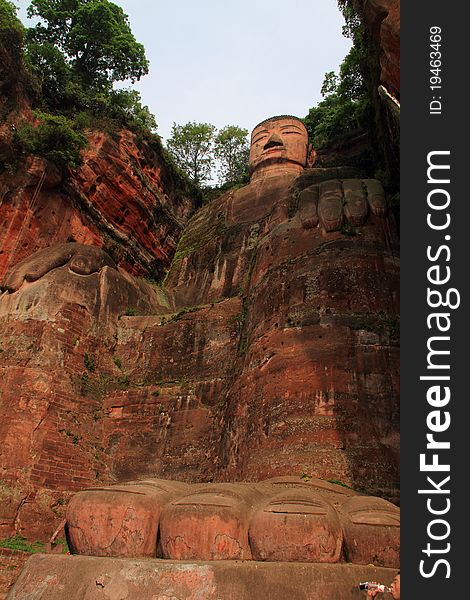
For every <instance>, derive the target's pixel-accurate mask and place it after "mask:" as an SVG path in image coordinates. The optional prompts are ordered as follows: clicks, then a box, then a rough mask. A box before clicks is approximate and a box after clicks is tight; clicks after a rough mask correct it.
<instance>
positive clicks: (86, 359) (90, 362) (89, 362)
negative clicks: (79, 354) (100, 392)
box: [83, 352, 96, 373]
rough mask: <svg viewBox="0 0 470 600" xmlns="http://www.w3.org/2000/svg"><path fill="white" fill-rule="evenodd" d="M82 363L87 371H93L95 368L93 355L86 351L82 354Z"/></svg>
mask: <svg viewBox="0 0 470 600" xmlns="http://www.w3.org/2000/svg"><path fill="white" fill-rule="evenodd" d="M83 364H84V365H85V368H86V369H87V371H90V373H93V372H94V370H95V368H96V365H95V361H94V359H93V357H92V356H90V355H89V354H88V352H85V354H84V355H83Z"/></svg>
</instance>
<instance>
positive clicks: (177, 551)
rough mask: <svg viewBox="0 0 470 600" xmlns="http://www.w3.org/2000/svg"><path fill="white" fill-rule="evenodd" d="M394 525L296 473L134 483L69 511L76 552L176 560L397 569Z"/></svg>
mask: <svg viewBox="0 0 470 600" xmlns="http://www.w3.org/2000/svg"><path fill="white" fill-rule="evenodd" d="M399 522H400V516H399V509H398V508H397V507H396V506H395V505H393V504H391V503H390V502H387V501H385V500H383V499H381V498H373V497H370V496H362V495H359V494H357V493H356V492H354V491H353V490H350V489H346V488H344V487H341V486H338V485H334V484H329V483H328V482H325V481H322V480H319V479H315V478H313V479H311V480H310V481H308V482H307V481H303V480H301V479H300V478H294V477H281V478H276V479H272V480H267V481H264V482H260V483H257V484H248V483H225V484H210V483H209V484H193V485H182V484H178V483H176V482H172V481H164V480H145V481H142V482H140V483H139V484H137V483H136V482H130V483H129V484H125V485H123V484H120V485H115V486H110V487H108V488H99V489H89V490H84V491H82V492H79V493H78V494H76V495H75V497H74V498H73V499H72V501H71V502H70V504H69V507H68V509H67V524H68V535H69V541H70V544H71V547H72V549H73V551H74V552H76V553H78V554H88V555H91V556H127V557H141V556H153V557H156V556H160V557H163V558H167V559H173V560H250V559H253V560H261V561H274V562H279V561H281V562H285V561H287V562H310V563H338V562H351V563H356V564H369V563H373V564H375V565H377V566H385V567H395V566H397V565H398V556H399V536H398V531H399V529H398V527H399ZM157 539H158V542H157Z"/></svg>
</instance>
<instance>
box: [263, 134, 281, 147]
mask: <svg viewBox="0 0 470 600" xmlns="http://www.w3.org/2000/svg"><path fill="white" fill-rule="evenodd" d="M276 146H284V144H283V143H282V140H281V138H280V137H279V136H278V135H277V133H273V134H271V136H270V137H269V140H268V141H267V142H266V144H265V146H264V150H268V149H269V148H275V147H276Z"/></svg>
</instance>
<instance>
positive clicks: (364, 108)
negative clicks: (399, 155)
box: [304, 0, 371, 147]
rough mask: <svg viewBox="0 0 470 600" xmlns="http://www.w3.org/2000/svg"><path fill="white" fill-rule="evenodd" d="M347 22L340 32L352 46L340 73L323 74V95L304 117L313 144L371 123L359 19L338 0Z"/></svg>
mask: <svg viewBox="0 0 470 600" xmlns="http://www.w3.org/2000/svg"><path fill="white" fill-rule="evenodd" d="M338 4H339V6H340V8H341V10H342V12H343V15H344V17H345V20H346V24H345V26H344V27H343V34H344V35H346V36H347V37H350V38H351V39H352V40H353V46H352V47H351V50H350V51H349V53H348V55H347V56H346V57H345V59H344V60H343V62H342V63H341V66H340V71H339V75H336V74H335V73H334V72H333V71H329V72H328V73H326V74H325V78H324V81H323V85H322V87H321V94H322V96H323V98H324V100H322V101H321V102H320V103H319V104H318V105H317V106H314V107H313V108H311V109H310V111H309V113H308V115H307V116H306V117H305V119H304V123H305V126H306V127H307V131H308V133H309V137H310V139H311V140H312V142H313V143H314V145H315V146H316V147H321V146H326V145H327V144H328V143H330V142H331V141H333V140H335V139H337V138H339V137H343V136H347V135H350V134H352V133H355V132H357V131H359V130H362V129H365V128H367V127H368V126H369V124H370V122H371V109H370V103H369V99H368V94H367V88H366V84H365V78H364V71H365V63H366V47H365V44H364V35H363V28H362V24H361V21H360V19H359V17H358V15H357V13H356V12H355V11H354V9H353V8H352V7H351V6H350V5H349V4H348V3H347V2H346V1H345V0H344V1H343V0H339V2H338Z"/></svg>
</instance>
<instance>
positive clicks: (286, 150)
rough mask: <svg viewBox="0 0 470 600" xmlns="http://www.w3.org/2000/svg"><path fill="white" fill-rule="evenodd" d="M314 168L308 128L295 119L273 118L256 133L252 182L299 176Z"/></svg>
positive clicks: (252, 156) (253, 137)
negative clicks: (274, 176)
mask: <svg viewBox="0 0 470 600" xmlns="http://www.w3.org/2000/svg"><path fill="white" fill-rule="evenodd" d="M311 164H313V152H312V151H311V150H310V148H309V144H308V134H307V130H306V129H305V125H304V124H303V123H302V122H301V121H299V119H296V118H295V117H273V118H272V119H268V120H267V121H263V122H262V123H260V124H259V125H257V126H256V127H255V128H254V129H253V133H252V135H251V148H250V173H251V180H252V181H253V180H254V179H258V178H260V177H266V176H267V175H281V174H284V173H294V174H298V173H300V172H301V171H302V170H303V169H304V168H305V167H306V166H311Z"/></svg>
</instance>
